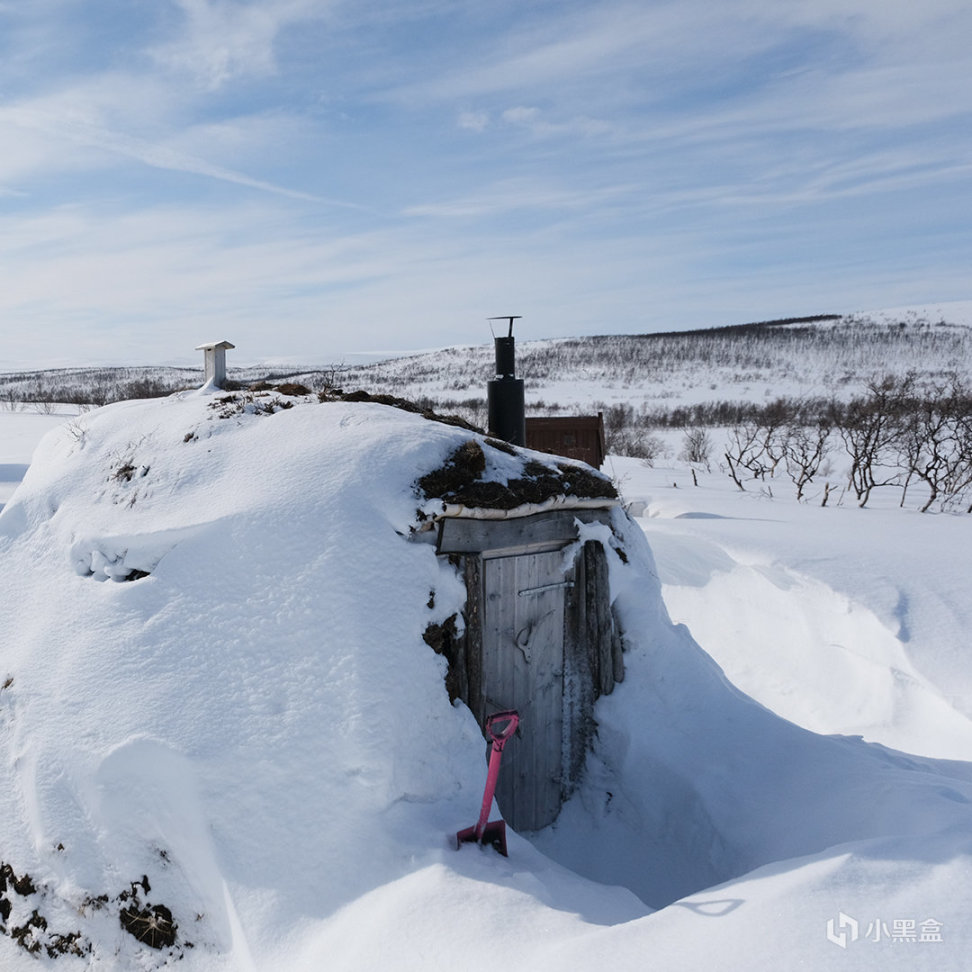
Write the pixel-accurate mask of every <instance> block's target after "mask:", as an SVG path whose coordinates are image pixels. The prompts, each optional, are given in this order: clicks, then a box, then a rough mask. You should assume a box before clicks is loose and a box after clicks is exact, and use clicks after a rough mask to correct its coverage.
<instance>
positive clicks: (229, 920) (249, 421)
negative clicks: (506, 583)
mask: <svg viewBox="0 0 972 972" xmlns="http://www.w3.org/2000/svg"><path fill="white" fill-rule="evenodd" d="M214 404H216V405H218V402H217V399H216V397H214V396H211V395H204V394H200V393H189V394H184V395H181V396H174V397H173V398H170V399H164V400H160V401H154V402H142V403H123V404H120V405H115V406H110V407H108V408H105V409H100V410H97V411H95V412H91V413H89V414H87V415H84V416H80V417H79V418H77V419H76V420H74V421H72V423H71V424H70V425H69V426H65V425H62V426H60V427H58V428H55V429H54V430H53V431H51V432H50V434H49V435H48V436H47V438H45V439H44V440H43V442H42V443H41V445H40V447H39V449H38V451H37V454H36V456H35V458H34V462H33V464H32V465H31V468H30V470H29V472H28V473H27V475H26V476H25V477H24V481H23V484H22V486H21V487H20V488H19V489H18V490H17V492H16V493H15V494H14V495H13V496H12V497H9V496H5V497H4V499H0V502H2V501H4V500H5V501H6V505H5V507H4V509H3V511H2V513H0V595H2V600H0V638H2V641H0V685H2V686H3V688H2V689H0V860H2V861H4V862H5V863H7V864H9V865H10V866H11V868H12V872H11V873H12V875H15V876H17V877H23V875H24V873H25V872H29V874H30V877H31V887H33V888H34V890H33V891H30V892H29V893H25V894H20V893H17V892H10V891H8V892H7V895H6V896H7V899H8V900H10V901H11V907H12V911H11V914H10V915H9V916H7V917H6V918H5V920H4V921H3V922H2V924H4V925H5V927H6V928H7V934H4V935H0V967H2V968H3V969H8V968H9V969H19V968H25V969H26V968H35V967H36V966H37V964H38V960H39V961H40V963H42V964H52V965H55V966H57V967H59V966H61V965H65V966H66V967H68V968H71V967H77V966H80V965H84V964H87V965H90V966H93V967H97V968H105V969H109V968H110V969H115V968H118V969H149V968H155V967H157V966H158V965H159V964H161V963H164V962H166V961H172V960H174V959H175V958H176V957H177V956H181V967H183V968H185V969H187V970H191V969H207V970H208V969H232V970H237V969H241V970H247V969H261V970H263V969H289V970H295V972H296V970H302V969H319V968H323V967H328V968H336V969H376V968H391V969H455V968H462V969H494V968H496V967H507V968H510V969H531V970H533V969H550V970H554V969H556V970H558V972H560V970H565V969H568V970H572V969H577V970H588V969H590V968H592V967H598V966H600V965H603V964H609V965H610V966H611V967H613V968H617V969H622V970H627V969H631V970H634V969H643V968H646V967H651V968H660V969H692V970H695V969H699V970H702V969H705V970H709V969H733V970H737V969H747V970H748V969H767V970H769V969H773V970H777V969H780V968H810V969H830V968H833V969H838V968H840V969H845V968H853V969H875V970H877V969H881V970H884V969H923V968H927V969H936V970H938V969H955V970H959V969H965V968H967V967H968V959H967V955H968V954H969V952H970V948H972V919H970V918H969V915H968V902H969V901H970V900H972V813H970V808H972V674H970V672H972V669H970V666H969V663H968V659H969V648H968V644H967V632H968V631H969V630H970V622H972V617H970V614H972V609H970V608H968V607H967V604H966V602H967V590H966V585H965V584H964V579H965V578H966V577H968V576H969V573H970V568H972V543H970V542H969V541H970V539H972V538H970V536H969V531H970V530H972V519H970V518H969V517H966V516H951V515H919V514H916V513H911V512H908V511H903V510H899V509H897V508H896V507H895V505H894V503H893V502H892V501H890V500H889V501H888V502H887V503H885V504H884V505H883V506H882V504H881V503H880V502H878V503H876V504H875V508H874V509H868V510H859V509H857V508H855V507H849V506H833V505H831V506H828V507H827V508H820V507H819V506H818V505H812V504H797V503H796V502H795V501H794V500H793V499H792V498H791V497H790V492H789V491H783V490H777V491H776V495H775V497H774V498H772V499H771V498H769V497H768V496H767V495H765V494H761V493H760V491H759V490H751V491H747V492H746V493H741V492H739V491H738V490H736V488H735V487H734V486H733V485H732V484H731V482H730V481H729V480H728V479H727V478H725V477H721V478H719V477H709V476H704V475H703V476H701V477H700V480H699V482H700V485H699V486H698V487H695V486H693V485H692V480H691V477H690V476H689V474H688V473H687V471H686V470H684V469H680V470H679V469H648V468H647V467H645V466H643V465H642V464H641V463H639V462H637V461H636V460H622V459H616V458H615V459H612V460H610V463H609V465H608V467H607V471H609V472H612V473H613V474H614V475H615V476H616V477H617V480H618V482H619V483H620V485H621V489H622V491H623V493H624V497H625V499H626V500H628V501H629V502H634V503H635V504H636V505H635V506H634V507H633V510H635V511H639V512H641V515H640V516H638V517H636V518H634V519H628V518H626V517H623V516H621V515H618V517H617V519H616V523H615V527H616V530H617V531H618V533H619V534H620V536H621V537H622V538H623V539H624V541H625V547H626V550H627V552H628V555H629V563H628V564H627V565H622V564H621V563H620V561H619V562H618V563H616V564H614V565H613V570H612V578H611V581H612V593H613V594H614V596H615V597H616V605H617V608H618V611H619V614H620V617H621V620H622V623H623V625H624V629H625V632H626V636H627V640H628V651H627V655H626V664H627V677H626V679H625V681H624V682H623V683H622V684H621V685H620V686H618V687H617V688H616V689H615V691H614V693H613V694H612V695H611V696H608V697H605V698H603V699H601V700H600V701H599V703H598V708H597V713H596V714H597V718H598V722H599V732H598V739H597V744H596V748H595V751H594V752H593V753H592V754H591V756H590V759H589V762H588V770H587V777H586V780H585V782H584V784H583V785H582V787H581V788H580V789H579V791H578V792H577V793H576V794H575V796H574V797H573V798H572V800H571V801H570V802H569V803H568V805H567V806H566V807H565V809H564V811H563V813H562V814H561V817H560V819H559V820H558V822H557V824H555V825H554V826H553V827H551V828H548V829H547V830H546V831H543V832H541V833H539V834H535V835H526V837H521V836H518V835H512V836H511V840H510V857H509V859H503V858H500V857H499V856H498V855H496V854H495V853H493V852H492V851H480V850H478V849H476V848H472V847H467V848H464V849H463V850H462V851H461V852H457V851H455V850H454V849H453V848H452V847H451V846H450V844H449V842H448V839H447V836H446V835H447V834H449V833H450V832H454V831H455V830H456V829H457V828H458V827H462V826H466V825H468V824H470V823H472V822H473V821H474V820H475V817H476V814H477V812H478V806H479V799H480V795H481V789H482V784H483V778H484V772H485V764H484V761H483V758H482V753H483V746H482V743H481V738H480V736H479V731H478V728H477V727H476V725H475V722H474V720H473V719H472V717H471V715H470V714H469V713H468V711H466V710H465V709H464V708H463V707H462V706H451V705H450V704H449V701H448V697H447V695H446V693H445V690H444V687H443V684H442V677H443V662H442V659H441V658H439V657H438V656H436V655H434V654H433V653H432V652H431V650H430V649H429V648H428V647H427V646H426V645H425V644H424V642H423V641H422V638H421V633H422V631H423V630H424V629H425V627H426V625H427V624H428V623H429V621H435V620H442V619H443V618H445V617H447V616H448V615H449V614H450V613H451V612H452V611H454V610H456V608H457V607H458V606H459V605H460V603H461V598H462V592H461V586H460V585H459V582H458V579H457V578H456V577H455V575H454V573H453V572H452V570H451V569H450V568H448V566H447V565H444V564H441V563H439V562H438V561H437V560H436V558H435V556H434V551H433V549H432V548H431V547H429V546H428V545H425V544H415V543H409V542H407V541H406V540H405V539H404V536H403V535H405V534H407V533H408V528H409V526H410V524H412V523H414V521H415V511H416V507H417V506H418V505H419V504H420V501H419V500H418V499H417V497H416V496H415V495H414V493H413V492H412V490H411V484H412V483H413V482H414V480H415V478H416V477H417V476H419V475H421V474H423V473H424V472H426V471H428V470H430V469H432V468H434V467H435V466H436V465H437V464H438V463H440V462H441V461H442V459H444V457H445V456H446V455H447V454H448V453H449V452H450V451H451V450H452V449H453V448H455V446H456V444H457V443H459V442H462V441H464V439H466V438H468V437H469V433H466V432H463V431H461V430H459V429H455V428H450V427H446V426H441V425H438V424H436V423H430V422H427V421H425V420H423V419H421V418H419V417H416V416H414V415H409V414H406V413H403V412H399V411H397V410H394V409H389V408H386V407H384V406H380V405H369V404H348V403H330V404H326V405H321V404H318V403H316V402H313V403H308V404H301V405H298V406H296V407H294V408H290V409H286V410H281V411H276V412H275V413H274V414H263V415H258V414H253V412H252V411H242V412H236V411H234V410H233V408H232V407H227V408H224V409H220V408H213V407H211V406H213V405H214ZM221 411H224V412H229V413H230V414H228V416H227V417H226V418H220V417H218V416H219V415H220V412H221ZM28 418H34V416H27V415H23V414H11V413H4V412H0V463H2V466H0V468H2V469H3V470H5V472H4V475H5V476H6V477H7V481H8V482H12V481H13V480H15V479H17V478H19V477H20V475H21V473H22V472H23V468H24V467H25V466H26V465H27V463H28V462H29V458H30V456H29V453H30V448H31V445H32V442H34V441H36V439H37V437H38V436H37V435H31V434H28V433H27V432H26V431H25V430H24V427H23V424H22V423H23V421H24V420H26V419H28ZM43 418H44V419H45V420H47V419H49V418H50V417H47V416H44V417H43ZM62 421H63V420H62ZM39 425H40V423H35V432H36V433H37V434H38V435H39V433H40V431H41V429H40V428H39ZM15 436H17V437H19V438H18V439H17V440H16V441H15V439H14V437H15ZM674 484H677V485H674ZM646 541H647V542H646ZM653 555H654V556H653ZM133 570H135V571H138V572H139V573H138V574H134V575H133V574H131V571H133ZM141 572H145V573H146V574H147V576H144V577H143V576H141ZM124 576H129V577H134V578H136V579H134V580H131V581H129V582H115V580H113V579H112V578H115V579H118V578H122V577H124ZM430 590H434V591H435V592H436V596H435V599H434V607H433V608H430V607H429V606H428V604H429V602H430V598H429V592H430ZM673 622H674V623H673ZM527 837H528V838H529V839H527ZM143 876H144V877H146V878H148V879H149V880H148V881H147V882H145V883H148V884H149V885H150V890H149V889H147V888H145V887H144V885H143V883H142V880H143ZM11 881H12V877H11V879H10V880H9V881H8V882H7V883H8V884H10V883H11ZM22 890H24V891H27V890H28V889H27V888H25V887H23V886H22ZM125 894H127V895H128V897H126V898H123V897H122V896H123V895H125ZM100 896H106V898H107V900H99V897H100ZM133 900H134V901H137V902H138V903H139V906H140V907H148V906H150V905H152V906H154V905H159V904H164V905H165V906H167V907H169V908H170V909H171V911H172V915H173V919H174V920H175V921H176V923H177V924H178V926H179V933H178V940H177V945H176V948H175V951H174V952H173V953H172V954H170V953H169V952H166V951H163V952H156V951H153V950H150V949H147V948H145V947H142V946H138V945H137V944H136V943H135V941H134V939H133V938H132V937H131V936H129V935H127V934H126V933H125V932H124V930H123V929H122V928H121V925H120V923H119V917H118V916H119V910H120V909H121V908H123V907H126V906H128V905H129V904H130V903H131V902H132V901H133ZM34 909H37V910H38V913H39V914H43V915H44V916H45V917H46V920H47V922H48V926H47V928H46V929H45V930H43V931H41V930H39V929H37V928H36V927H35V929H34V932H30V931H29V930H28V931H27V932H26V933H25V935H24V936H22V937H25V940H26V941H27V942H28V943H29V942H30V941H31V940H32V938H31V936H32V935H34V937H35V938H36V940H37V941H41V942H43V943H45V948H46V944H49V943H50V942H51V941H52V940H53V939H52V936H54V935H56V934H60V935H65V936H66V935H68V934H69V933H71V932H73V931H81V932H82V935H83V941H84V942H86V943H87V942H90V943H91V951H90V952H88V953H87V954H86V955H85V956H84V957H83V959H77V958H72V957H70V956H66V957H61V958H58V959H56V960H55V959H51V958H49V957H48V956H47V955H46V954H45V951H44V948H42V950H41V953H40V956H39V959H37V958H35V957H32V956H30V955H28V954H27V953H26V952H25V951H24V950H23V949H22V948H20V947H19V946H17V945H16V944H15V943H14V941H13V939H12V938H11V937H10V933H11V930H12V929H17V928H26V927H28V922H29V919H30V916H31V913H32V911H33V910H34ZM188 942H192V947H191V948H190V947H188V945H187V943H188Z"/></svg>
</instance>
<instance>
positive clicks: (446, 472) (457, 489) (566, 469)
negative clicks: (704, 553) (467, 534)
mask: <svg viewBox="0 0 972 972" xmlns="http://www.w3.org/2000/svg"><path fill="white" fill-rule="evenodd" d="M486 448H488V449H489V448H496V446H494V445H492V443H491V442H489V441H488V440H487V443H486ZM510 449H511V447H510V446H508V445H507V444H506V443H503V448H502V450H501V451H503V452H509V451H510ZM485 471H486V454H485V452H484V451H483V447H482V445H480V443H479V442H478V441H477V440H476V439H469V440H467V441H466V442H464V443H463V444H462V445H461V446H459V448H458V449H456V450H455V451H454V452H453V453H452V455H450V456H449V458H448V459H446V461H445V462H444V463H443V464H442V465H441V466H440V467H439V468H438V469H434V470H433V471H432V472H430V473H427V474H426V475H425V476H422V477H421V479H419V480H418V482H417V483H416V485H417V487H418V488H419V490H420V491H421V492H422V494H423V495H424V496H425V498H426V499H441V500H442V501H443V502H444V503H456V504H459V505H462V506H467V507H478V508H486V509H495V510H512V509H515V508H516V507H518V506H523V505H525V504H528V503H542V502H544V501H545V500H548V499H551V498H552V497H555V496H570V497H576V498H578V499H616V498H617V495H618V493H617V490H616V489H615V488H614V485H613V483H612V482H611V481H610V480H609V479H608V478H607V477H605V476H602V475H601V474H600V473H599V472H597V471H595V470H594V469H591V468H587V467H584V466H582V465H573V464H571V463H566V462H563V463H555V464H553V465H547V464H546V463H543V462H538V461H537V460H536V459H525V461H524V463H523V474H522V475H521V476H518V477H515V478H510V479H509V480H507V482H505V483H501V482H496V481H492V480H483V479H482V478H481V477H482V475H483V473H484V472H485Z"/></svg>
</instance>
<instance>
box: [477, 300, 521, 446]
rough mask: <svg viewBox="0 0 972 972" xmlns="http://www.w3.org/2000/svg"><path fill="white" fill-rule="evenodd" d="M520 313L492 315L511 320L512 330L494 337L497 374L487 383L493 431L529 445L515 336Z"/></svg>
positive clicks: (490, 431)
mask: <svg viewBox="0 0 972 972" xmlns="http://www.w3.org/2000/svg"><path fill="white" fill-rule="evenodd" d="M517 317H518V315H512V316H510V315H507V316H505V317H491V318H490V320H491V321H492V320H504V321H506V320H508V321H509V322H510V330H509V334H507V335H506V336H505V337H498V338H494V339H493V341H494V344H495V346H496V377H495V378H494V379H493V380H492V381H490V382H489V384H488V386H487V396H486V400H487V412H488V417H489V418H488V421H489V434H490V435H492V436H495V437H496V438H497V439H504V440H505V441H506V442H510V443H512V444H513V445H520V446H521V445H526V408H525V406H524V398H523V379H522V378H517V377H516V349H515V342H514V340H513V321H515V320H516V319H517Z"/></svg>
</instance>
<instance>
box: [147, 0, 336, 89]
mask: <svg viewBox="0 0 972 972" xmlns="http://www.w3.org/2000/svg"><path fill="white" fill-rule="evenodd" d="M175 2H176V4H177V5H178V7H179V8H180V9H181V11H182V13H183V15H184V18H185V20H184V23H183V25H182V28H183V29H182V30H181V31H180V32H179V33H178V35H177V36H176V37H175V38H173V39H171V40H168V41H167V42H165V43H163V44H159V45H157V46H155V47H153V48H151V51H150V53H151V54H152V56H153V57H154V58H155V60H156V61H157V62H158V63H159V64H161V65H163V66H164V67H166V68H168V69H170V70H174V71H177V72H179V73H181V74H186V75H189V76H192V77H195V78H196V79H197V80H199V81H200V82H201V83H202V84H203V85H204V86H205V87H207V88H209V89H212V90H215V89H218V88H220V87H222V86H223V85H225V84H226V83H227V82H229V81H231V80H232V79H234V78H237V77H266V76H267V75H271V74H274V73H275V72H276V70H277V57H276V53H275V43H276V41H277V38H278V35H279V34H280V32H281V31H283V30H285V29H286V28H288V27H290V26H292V25H294V24H299V23H301V22H303V21H307V20H313V19H316V18H319V17H323V16H325V15H326V14H327V12H328V10H329V8H331V7H332V6H333V4H332V3H329V2H327V0H260V2H258V3H244V2H240V0H175Z"/></svg>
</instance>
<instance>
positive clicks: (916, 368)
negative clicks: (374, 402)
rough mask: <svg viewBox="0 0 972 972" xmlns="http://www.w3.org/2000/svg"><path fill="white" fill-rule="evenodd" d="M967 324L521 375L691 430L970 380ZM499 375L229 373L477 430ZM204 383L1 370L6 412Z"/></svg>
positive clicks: (461, 362)
mask: <svg viewBox="0 0 972 972" xmlns="http://www.w3.org/2000/svg"><path fill="white" fill-rule="evenodd" d="M970 322H972V304H952V305H943V306H942V307H941V308H935V309H933V310H930V311H929V310H925V309H921V310H916V309H904V310H900V311H880V312H874V313H869V314H851V315H838V314H818V315H814V316H808V317H798V318H786V319H781V320H771V321H759V322H753V323H747V324H739V325H734V326H723V327H713V328H709V329H704V330H694V331H682V332H667V333H652V334H626V335H600V336H593V337H586V338H564V339H553V340H543V341H521V342H519V343H518V346H517V374H518V376H519V377H522V378H523V379H524V380H525V383H526V399H527V406H528V409H529V410H530V411H531V412H533V413H537V414H543V413H546V414H556V413H557V412H563V411H588V412H589V411H599V410H600V411H605V412H607V411H608V410H610V409H612V408H613V409H615V411H617V410H618V409H621V410H623V411H624V412H625V413H627V414H628V415H636V416H638V419H639V424H641V425H652V424H660V425H670V424H676V425H678V424H687V423H688V422H691V421H693V420H698V419H699V416H701V415H711V414H721V413H720V411H719V409H718V408H715V409H714V408H713V407H712V406H715V405H717V404H719V403H728V404H731V405H739V404H741V403H749V404H751V405H759V404H766V403H768V402H771V401H773V400H775V399H778V398H787V399H807V398H812V399H831V398H837V399H839V400H847V399H848V398H850V397H851V396H853V395H855V394H859V393H860V392H861V391H862V389H863V388H864V387H865V385H866V383H867V382H868V381H869V380H872V379H874V378H876V377H879V376H883V375H886V374H893V375H902V374H905V373H907V372H914V373H916V374H917V375H918V376H919V377H920V378H927V379H936V378H941V377H942V376H944V375H947V374H950V373H958V374H960V375H968V374H969V373H970V372H972V328H970V326H969V323H970ZM230 365H232V362H230ZM493 371H494V366H493V349H492V346H491V344H483V345H477V346H471V347H451V348H444V349H442V350H439V351H434V352H427V353H423V354H415V355H408V356H405V357H399V358H393V359H390V360H387V361H382V362H378V363H374V364H368V365H361V366H355V367H345V366H343V365H341V364H332V365H329V366H326V367H324V368H320V367H310V366H308V367H303V368H294V369H292V370H287V371H282V370H280V369H279V368H278V369H271V368H261V367H252V368H246V369H234V368H232V367H230V371H229V374H230V378H231V379H232V380H233V381H235V382H238V383H239V384H240V385H242V386H246V385H248V384H251V383H254V382H258V381H269V382H283V381H289V382H301V383H303V384H305V385H307V386H308V387H309V388H311V389H312V390H318V389H320V388H323V387H330V386H335V385H337V386H339V387H343V388H344V389H345V390H350V389H357V388H362V389H365V390H367V391H370V392H378V393H386V394H392V395H396V396H401V397H406V398H411V399H414V400H418V401H421V402H423V403H425V404H428V405H432V406H434V407H436V408H439V409H446V410H452V411H458V412H460V413H461V414H464V415H465V416H466V417H468V418H470V419H471V420H472V421H477V420H478V421H479V422H480V423H481V422H482V421H484V418H485V396H486V382H487V381H488V380H489V378H491V377H492V376H493ZM201 381H202V374H201V369H199V370H196V369H191V368H164V367H143V368H96V369H93V368H87V369H56V370H49V371H38V372H19V373H13V374H6V375H0V406H2V405H3V404H4V403H6V404H7V406H8V407H17V403H20V402H44V401H59V402H74V403H94V404H104V403H105V402H108V401H114V400H118V399H123V398H145V397H156V396H160V395H165V394H169V393H171V392H172V391H175V390H178V389H181V388H187V387H193V386H194V385H197V384H200V383H201ZM701 406H705V408H704V409H702V410H701V411H700V407H701ZM723 411H725V410H723ZM727 414H728V413H727ZM693 416H694V418H693Z"/></svg>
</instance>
